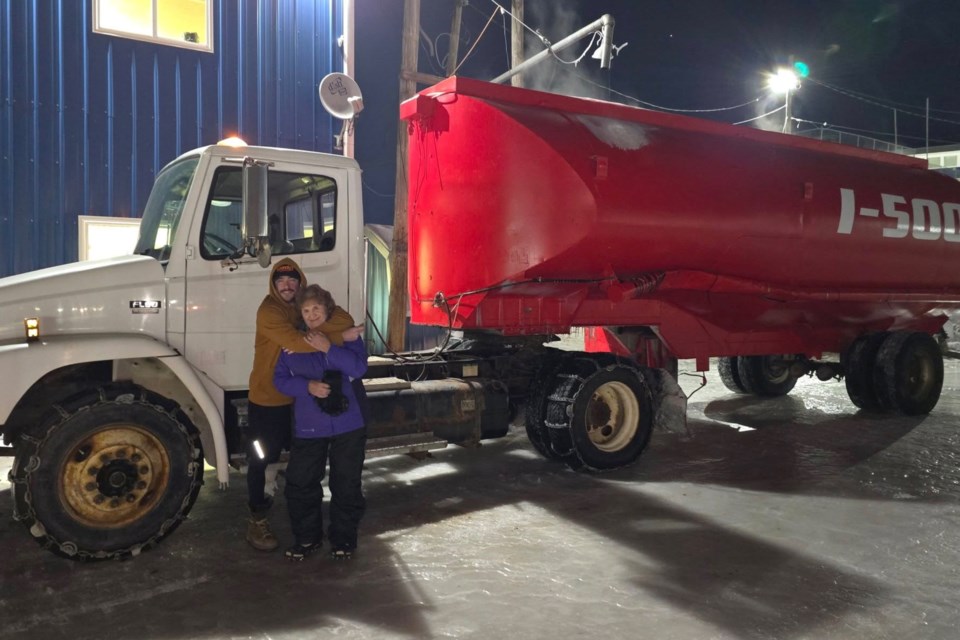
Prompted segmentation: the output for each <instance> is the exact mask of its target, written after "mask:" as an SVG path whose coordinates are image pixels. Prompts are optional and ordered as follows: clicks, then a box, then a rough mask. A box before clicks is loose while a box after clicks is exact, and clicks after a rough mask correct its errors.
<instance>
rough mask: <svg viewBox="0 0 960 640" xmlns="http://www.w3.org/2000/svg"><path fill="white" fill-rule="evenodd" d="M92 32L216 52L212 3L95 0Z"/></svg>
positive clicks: (198, 0) (202, 0)
mask: <svg viewBox="0 0 960 640" xmlns="http://www.w3.org/2000/svg"><path fill="white" fill-rule="evenodd" d="M93 14H94V23H93V30H94V31H96V32H98V33H108V34H111V35H115V36H122V37H126V38H134V39H136V40H147V41H151V42H158V43H161V44H169V45H173V46H177V47H186V48H188V49H199V50H201V51H211V52H212V51H213V42H212V35H213V34H212V23H213V0H93Z"/></svg>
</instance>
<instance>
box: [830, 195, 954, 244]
mask: <svg viewBox="0 0 960 640" xmlns="http://www.w3.org/2000/svg"><path fill="white" fill-rule="evenodd" d="M880 201H881V205H882V206H881V208H879V209H872V208H870V207H860V208H859V209H858V208H857V204H856V196H855V195H854V192H853V189H840V224H839V225H837V233H843V234H850V233H853V225H854V222H855V221H856V217H857V215H861V216H863V217H865V218H879V217H880V216H881V215H883V216H884V217H887V218H890V220H891V221H894V222H895V223H896V224H895V226H886V227H884V228H883V237H884V238H906V237H908V236H910V235H912V236H913V237H914V238H916V239H917V240H939V239H940V238H943V239H944V240H946V241H947V242H960V204H958V203H956V202H944V203H939V202H935V201H933V200H927V199H925V198H913V199H911V200H910V201H909V203H908V202H907V199H906V198H904V197H903V196H898V195H894V194H890V193H881V194H880Z"/></svg>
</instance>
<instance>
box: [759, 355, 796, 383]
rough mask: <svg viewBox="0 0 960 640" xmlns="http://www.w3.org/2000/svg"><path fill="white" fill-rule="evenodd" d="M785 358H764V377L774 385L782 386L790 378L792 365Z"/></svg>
mask: <svg viewBox="0 0 960 640" xmlns="http://www.w3.org/2000/svg"><path fill="white" fill-rule="evenodd" d="M791 364H792V363H790V362H787V361H786V360H784V358H783V356H765V357H764V358H763V376H764V377H765V378H766V379H767V381H768V382H770V383H772V384H781V383H783V382H786V381H787V380H788V379H789V378H790V365H791Z"/></svg>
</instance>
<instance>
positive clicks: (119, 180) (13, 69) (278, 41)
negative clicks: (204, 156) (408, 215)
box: [0, 0, 343, 276]
mask: <svg viewBox="0 0 960 640" xmlns="http://www.w3.org/2000/svg"><path fill="white" fill-rule="evenodd" d="M342 33H343V15H342V0H310V1H309V2H304V1H302V0H163V2H160V1H159V0H145V1H142V2H136V3H133V2H123V1H120V0H71V1H69V2H50V1H49V0H15V1H14V0H11V1H9V2H4V9H3V11H0V52H2V54H0V276H7V275H11V274H14V273H21V272H24V271H30V270H33V269H37V268H40V267H46V266H51V265H55V264H62V263H65V262H71V261H73V260H76V259H77V257H78V252H77V245H78V225H77V221H78V217H79V216H81V215H90V216H112V217H118V218H133V217H138V216H139V215H140V212H141V210H142V208H143V206H144V204H145V202H146V198H147V195H148V194H149V192H150V187H151V184H152V182H153V178H154V176H155V175H156V173H157V172H158V171H159V170H160V169H161V168H162V167H163V166H164V165H165V164H166V163H168V162H170V161H171V160H173V159H174V158H176V157H177V156H178V155H180V154H181V153H183V152H185V151H188V150H190V149H192V148H194V147H198V146H203V145H208V144H213V143H216V142H217V141H218V140H220V139H222V138H225V137H228V136H231V135H236V136H240V137H242V138H244V139H245V140H246V141H247V142H248V143H251V144H260V145H268V146H283V147H292V148H297V149H307V150H313V151H332V140H333V135H334V133H337V132H339V126H340V123H339V122H336V123H334V122H332V120H331V118H330V116H328V115H327V114H326V112H324V110H323V109H322V108H321V106H320V104H319V101H318V99H317V85H318V84H319V82H320V80H321V78H323V76H325V75H326V74H327V73H329V72H331V71H339V70H341V69H342V57H341V53H340V50H339V48H338V44H337V42H338V37H339V36H340V34H342Z"/></svg>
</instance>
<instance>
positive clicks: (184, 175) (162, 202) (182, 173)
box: [134, 157, 200, 262]
mask: <svg viewBox="0 0 960 640" xmlns="http://www.w3.org/2000/svg"><path fill="white" fill-rule="evenodd" d="M199 161H200V158H199V157H194V158H187V159H185V160H181V161H180V162H178V163H176V164H174V165H171V166H169V167H167V168H166V169H164V170H163V171H161V172H160V175H159V176H157V181H156V182H155V183H154V185H153V191H151V192H150V198H149V200H147V206H146V208H145V209H144V210H143V221H142V222H141V223H140V237H139V239H138V240H137V247H136V249H134V253H136V254H137V255H141V256H151V257H153V258H156V259H157V260H160V261H161V262H166V261H167V260H168V259H169V258H170V247H171V245H172V243H173V239H174V235H175V234H176V232H177V224H179V222H180V214H181V213H182V212H183V202H184V200H185V199H186V197H187V192H188V191H189V190H190V182H191V181H192V180H193V174H194V172H195V171H196V169H197V163H198V162H199Z"/></svg>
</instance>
